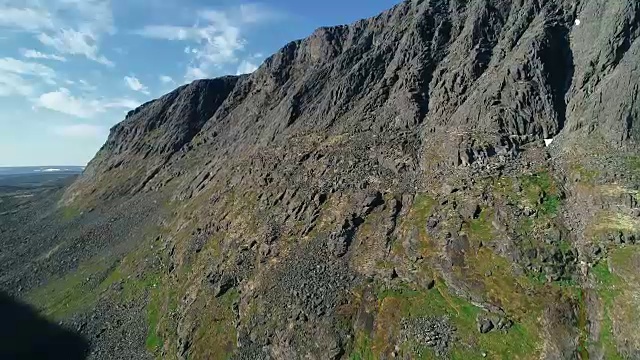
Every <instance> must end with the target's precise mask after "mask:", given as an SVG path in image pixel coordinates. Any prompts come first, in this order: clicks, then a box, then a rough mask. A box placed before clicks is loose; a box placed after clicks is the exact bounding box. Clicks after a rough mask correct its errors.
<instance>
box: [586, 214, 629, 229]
mask: <svg viewBox="0 0 640 360" xmlns="http://www.w3.org/2000/svg"><path fill="white" fill-rule="evenodd" d="M596 221H597V222H596V223H595V224H594V230H595V231H596V232H608V231H622V232H636V231H640V221H639V220H638V219H637V218H634V217H632V216H630V215H627V214H621V213H604V214H601V215H600V216H599V217H598V219H597V220H596Z"/></svg>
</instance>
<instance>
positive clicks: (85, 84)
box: [78, 79, 98, 92]
mask: <svg viewBox="0 0 640 360" xmlns="http://www.w3.org/2000/svg"><path fill="white" fill-rule="evenodd" d="M78 84H79V85H80V86H79V87H80V89H82V90H84V91H88V92H93V91H96V90H98V87H97V86H95V85H92V84H90V83H89V82H88V81H87V80H84V79H80V80H78Z"/></svg>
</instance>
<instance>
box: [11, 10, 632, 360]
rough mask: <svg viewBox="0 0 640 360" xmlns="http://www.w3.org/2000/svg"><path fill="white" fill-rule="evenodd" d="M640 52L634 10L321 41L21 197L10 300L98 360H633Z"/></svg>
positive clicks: (195, 86) (386, 23)
mask: <svg viewBox="0 0 640 360" xmlns="http://www.w3.org/2000/svg"><path fill="white" fill-rule="evenodd" d="M639 38H640V2H638V1H637V0H615V1H605V0H554V1H552V0H407V1H405V2H402V3H400V4H398V5H397V6H395V7H394V8H392V9H390V10H388V11H386V12H384V13H382V14H380V15H378V16H376V17H373V18H370V19H365V20H360V21H358V22H356V23H353V24H351V25H347V26H337V27H327V28H320V29H318V30H316V31H315V32H314V33H313V34H312V35H311V36H310V37H308V38H306V39H303V40H298V41H293V42H291V43H289V44H287V45H286V46H284V47H283V48H282V49H281V50H279V51H278V52H277V53H276V54H274V55H272V56H271V57H269V58H268V59H267V60H266V61H265V62H264V63H263V64H262V65H261V66H260V68H259V69H258V70H256V71H255V72H254V73H252V74H250V75H243V76H227V77H222V78H218V79H212V80H198V81H195V82H193V83H191V84H188V85H185V86H182V87H180V88H178V89H176V90H174V91H173V92H171V93H169V94H167V95H164V96H163V97H161V98H159V99H157V100H154V101H151V102H149V103H147V104H144V105H142V106H141V107H140V108H138V109H136V110H134V111H132V112H130V113H129V114H128V115H127V117H126V119H124V121H122V122H121V123H120V124H118V125H116V126H115V127H113V128H112V129H111V133H110V136H109V139H108V140H107V142H106V143H105V144H104V146H103V147H102V149H101V150H100V151H99V152H98V154H97V155H96V157H95V158H94V159H93V160H92V161H91V162H90V164H89V165H88V167H87V168H86V169H85V171H84V173H83V174H82V175H81V176H80V177H78V178H77V179H76V180H75V181H74V182H73V183H71V184H59V185H56V186H53V185H52V186H50V187H47V188H45V189H39V190H38V191H37V192H36V193H33V194H31V196H29V195H27V196H24V194H21V193H16V190H15V189H9V190H6V189H4V190H2V191H3V192H2V193H1V194H0V195H1V197H0V199H1V200H0V207H1V208H0V260H1V261H0V289H2V291H4V292H5V293H8V294H10V295H11V296H12V297H15V298H17V299H20V301H22V302H26V303H29V304H30V305H31V306H32V307H33V308H35V309H37V310H38V311H39V313H40V314H42V316H45V317H46V318H48V319H49V320H50V321H53V322H55V323H58V324H61V326H62V327H63V328H64V329H66V330H65V331H72V332H74V333H76V334H78V335H80V336H81V337H82V338H84V339H86V340H87V342H88V344H89V346H88V350H87V351H86V356H87V357H88V358H89V359H152V358H159V359H392V358H402V359H418V358H420V359H425V358H427V359H431V358H442V359H483V358H487V359H554V360H555V359H582V360H585V359H640V333H639V332H638V329H637V327H638V324H639V323H640V298H639V297H638V293H639V292H640V274H639V273H638V268H639V267H640V243H637V242H638V239H639V236H640V207H639V206H638V202H639V200H640V153H639V152H638V141H639V139H640V99H639V94H640V92H639V90H640V89H639V88H640V40H639ZM5 190H6V191H5ZM7 209H8V210H7ZM63 358H64V357H63Z"/></svg>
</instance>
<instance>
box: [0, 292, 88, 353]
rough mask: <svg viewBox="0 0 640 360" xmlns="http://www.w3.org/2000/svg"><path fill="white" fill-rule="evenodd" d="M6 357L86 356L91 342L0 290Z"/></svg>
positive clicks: (0, 337) (0, 348)
mask: <svg viewBox="0 0 640 360" xmlns="http://www.w3.org/2000/svg"><path fill="white" fill-rule="evenodd" d="M0 317H1V318H2V327H0V357H1V358H2V359H12V360H28V359H51V360H54V359H59V360H62V359H69V360H82V359H86V357H87V355H88V354H89V343H88V342H87V341H86V340H85V339H84V338H82V337H81V336H80V335H77V334H75V333H73V332H71V331H68V330H66V329H63V328H62V327H60V326H58V325H57V324H53V323H51V322H49V321H48V320H46V319H44V318H43V317H41V316H40V315H39V314H38V313H37V312H36V310H35V309H33V308H31V307H30V306H28V305H25V304H21V303H19V302H18V301H16V300H14V299H13V298H11V297H10V296H8V295H6V294H4V293H0Z"/></svg>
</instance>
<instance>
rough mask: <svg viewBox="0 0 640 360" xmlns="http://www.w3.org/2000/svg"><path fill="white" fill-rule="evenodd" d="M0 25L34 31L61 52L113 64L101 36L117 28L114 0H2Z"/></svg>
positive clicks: (10, 28)
mask: <svg viewBox="0 0 640 360" xmlns="http://www.w3.org/2000/svg"><path fill="white" fill-rule="evenodd" d="M0 28H7V29H9V30H13V31H23V32H29V33H34V34H37V36H36V38H37V39H38V40H39V41H40V42H41V43H42V44H44V45H47V46H50V47H52V48H54V49H55V50H57V51H58V52H59V53H62V54H68V55H78V56H85V57H86V58H88V59H90V60H93V61H96V62H99V63H101V64H104V65H108V66H112V65H113V63H112V62H111V61H110V60H109V59H107V58H106V57H105V56H104V55H102V54H100V41H101V39H102V37H103V36H104V35H106V34H113V33H114V32H115V27H114V26H113V13H112V11H111V0H45V1H43V0H0ZM52 60H55V59H52Z"/></svg>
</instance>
